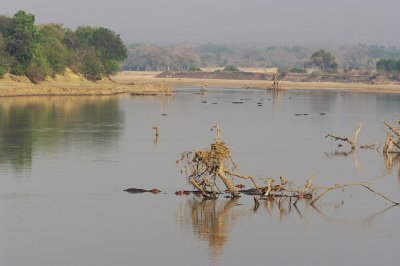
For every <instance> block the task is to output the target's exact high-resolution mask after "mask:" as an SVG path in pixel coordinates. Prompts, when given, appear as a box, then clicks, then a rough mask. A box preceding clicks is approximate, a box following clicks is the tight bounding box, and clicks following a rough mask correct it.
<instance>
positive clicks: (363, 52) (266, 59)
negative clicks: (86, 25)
mask: <svg viewBox="0 0 400 266" xmlns="http://www.w3.org/2000/svg"><path fill="white" fill-rule="evenodd" d="M322 48H323V49H324V50H327V51H329V53H326V54H327V55H329V54H330V55H331V56H332V57H333V58H334V59H335V63H336V64H337V66H333V65H332V66H331V68H327V70H330V69H332V67H333V69H337V70H340V71H345V72H347V71H351V70H357V71H373V70H375V69H376V63H377V62H378V61H379V60H380V59H383V58H400V48H398V47H385V46H377V45H364V44H360V45H353V46H332V47H322ZM320 51H321V48H320V47H305V46H291V47H287V46H266V45H225V44H211V43H207V44H199V45H184V44H169V45H166V44H131V45H128V58H127V59H126V60H125V62H124V63H123V69H125V70H154V71H165V70H170V71H182V70H189V69H191V68H192V69H193V67H225V66H227V65H235V66H238V67H283V68H288V69H297V70H301V69H304V68H305V67H310V66H311V65H310V59H311V60H312V56H313V55H315V54H316V53H318V52H320Z"/></svg>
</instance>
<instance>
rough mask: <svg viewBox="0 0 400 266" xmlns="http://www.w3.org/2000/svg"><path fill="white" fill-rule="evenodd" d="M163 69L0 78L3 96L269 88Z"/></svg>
mask: <svg viewBox="0 0 400 266" xmlns="http://www.w3.org/2000/svg"><path fill="white" fill-rule="evenodd" d="M160 73H161V72H135V71H123V72H120V73H118V74H117V75H115V76H113V77H112V78H111V79H109V78H107V79H103V80H100V81H96V82H93V81H89V80H87V79H85V78H83V77H82V76H80V75H78V74H75V73H73V72H72V71H71V70H66V72H65V73H64V74H63V75H56V77H54V78H48V79H47V80H46V81H44V82H41V83H39V84H33V83H32V82H31V81H30V80H29V79H28V78H26V77H22V76H14V75H10V74H6V75H5V76H4V77H3V78H2V79H0V97H6V96H33V95H35V96H39V95H72V96H73V95H115V94H123V93H131V94H137V95H154V94H165V93H170V92H171V91H173V89H172V88H174V87H183V86H194V87H202V86H204V85H207V86H208V87H229V88H251V89H266V88H269V87H270V86H271V85H272V83H273V82H272V81H270V80H238V79H198V78H158V77H157V76H158V75H159V74H160ZM280 85H281V88H282V90H336V91H353V92H375V93H391V94H400V84H395V83H393V84H390V83H387V84H361V83H339V82H314V81H313V82H293V81H281V82H280Z"/></svg>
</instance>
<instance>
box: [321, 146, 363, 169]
mask: <svg viewBox="0 0 400 266" xmlns="http://www.w3.org/2000/svg"><path fill="white" fill-rule="evenodd" d="M325 156H326V157H327V158H333V157H344V158H347V157H349V156H351V157H352V158H353V159H354V167H355V169H356V170H357V172H361V164H360V162H359V160H358V158H357V152H356V150H349V151H338V150H335V151H331V152H325Z"/></svg>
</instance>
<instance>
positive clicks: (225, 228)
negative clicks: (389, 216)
mask: <svg viewBox="0 0 400 266" xmlns="http://www.w3.org/2000/svg"><path fill="white" fill-rule="evenodd" d="M310 202H311V201H309V200H303V201H299V202H298V203H297V204H294V201H293V200H292V199H291V198H283V197H282V198H276V197H275V198H272V197H271V198H266V199H263V200H262V202H261V204H260V205H259V206H256V207H253V206H251V205H242V204H240V203H239V199H238V198H233V199H229V200H222V199H215V200H200V199H196V198H193V199H189V200H187V201H186V202H184V203H183V206H181V208H180V209H179V211H178V213H177V220H178V221H179V223H180V226H181V228H182V229H183V230H185V231H191V232H193V233H194V235H195V237H196V238H197V239H198V240H200V241H207V242H208V244H209V250H210V259H211V260H212V261H214V262H216V261H218V258H219V256H220V255H221V254H223V248H224V246H226V245H227V244H228V242H229V237H230V234H231V233H232V232H233V231H234V227H235V225H236V224H237V223H239V222H240V218H244V217H249V216H252V215H262V216H265V215H268V216H270V217H272V218H276V219H278V220H279V223H280V224H284V223H285V222H286V220H291V219H293V218H294V219H295V220H298V219H299V220H300V221H301V222H302V223H303V225H304V227H305V228H307V229H311V226H312V223H311V221H312V220H313V219H314V220H315V216H317V217H320V218H321V220H322V221H324V222H326V223H329V224H332V225H339V226H347V227H350V228H353V227H357V228H358V227H360V226H361V227H367V228H370V227H371V226H372V221H373V220H374V219H376V218H377V217H379V216H382V215H383V214H384V213H386V212H388V211H389V210H390V209H392V208H394V207H397V208H398V207H399V206H398V205H390V206H385V207H384V208H382V209H378V211H375V212H373V213H371V214H369V215H367V216H364V217H361V218H360V217H359V218H355V219H354V218H353V219H351V218H347V219H346V217H338V216H337V215H336V216H335V215H332V213H335V212H337V210H338V209H340V208H344V207H345V203H344V201H341V202H339V203H325V204H322V205H318V206H317V205H312V204H310ZM263 210H264V211H263ZM314 222H315V221H314ZM367 230H369V229H367Z"/></svg>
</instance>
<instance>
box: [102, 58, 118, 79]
mask: <svg viewBox="0 0 400 266" xmlns="http://www.w3.org/2000/svg"><path fill="white" fill-rule="evenodd" d="M119 70H120V67H119V64H118V62H117V61H114V60H108V61H106V62H105V63H104V71H105V73H106V74H107V75H114V74H115V73H117V72H118V71H119Z"/></svg>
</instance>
